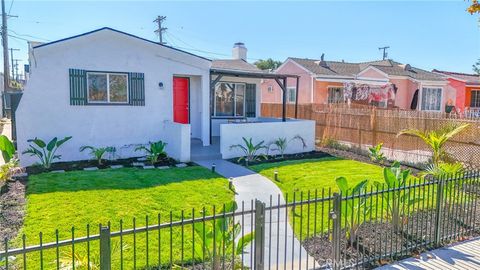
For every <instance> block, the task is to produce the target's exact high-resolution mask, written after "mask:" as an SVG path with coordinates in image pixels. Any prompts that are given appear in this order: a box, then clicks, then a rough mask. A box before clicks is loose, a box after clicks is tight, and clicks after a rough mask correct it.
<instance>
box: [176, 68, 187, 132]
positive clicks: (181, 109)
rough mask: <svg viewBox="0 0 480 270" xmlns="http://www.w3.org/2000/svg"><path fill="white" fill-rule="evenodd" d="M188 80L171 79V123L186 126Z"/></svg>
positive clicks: (181, 78) (180, 78)
mask: <svg viewBox="0 0 480 270" xmlns="http://www.w3.org/2000/svg"><path fill="white" fill-rule="evenodd" d="M189 88H190V80H189V79H188V78H183V77H173V121H174V122H176V123H181V124H188V123H189V122H190V117H189V112H188V111H189Z"/></svg>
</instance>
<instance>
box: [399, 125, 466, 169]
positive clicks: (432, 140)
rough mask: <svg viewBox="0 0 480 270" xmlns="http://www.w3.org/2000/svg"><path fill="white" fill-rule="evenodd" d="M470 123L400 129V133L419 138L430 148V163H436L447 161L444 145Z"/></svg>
mask: <svg viewBox="0 0 480 270" xmlns="http://www.w3.org/2000/svg"><path fill="white" fill-rule="evenodd" d="M469 126H470V124H448V125H445V126H443V127H442V128H440V129H438V130H431V131H423V130H418V129H407V130H402V131H400V133H398V135H397V136H400V135H412V136H416V137H418V138H420V139H421V140H422V141H423V142H424V143H425V144H426V145H428V146H429V147H430V149H431V150H432V152H433V154H432V163H433V164H434V165H438V164H439V163H440V162H442V161H448V160H449V157H448V154H447V153H446V152H445V149H444V146H445V143H447V142H448V140H450V139H451V138H452V137H454V136H455V135H457V134H459V133H460V132H462V131H464V130H465V129H466V128H467V127H469Z"/></svg>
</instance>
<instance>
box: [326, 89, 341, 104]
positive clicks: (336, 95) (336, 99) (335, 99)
mask: <svg viewBox="0 0 480 270" xmlns="http://www.w3.org/2000/svg"><path fill="white" fill-rule="evenodd" d="M340 102H343V88H342V87H329V88H328V103H340Z"/></svg>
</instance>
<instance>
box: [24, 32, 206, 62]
mask: <svg viewBox="0 0 480 270" xmlns="http://www.w3.org/2000/svg"><path fill="white" fill-rule="evenodd" d="M101 31H111V32H115V33H118V34H122V35H125V36H128V37H131V38H135V39H138V40H141V41H145V42H148V43H152V44H155V45H158V46H162V47H165V48H168V49H172V50H175V51H178V52H181V53H185V54H188V55H191V56H195V57H198V58H201V59H204V60H207V61H211V60H210V59H208V58H205V57H203V56H199V55H196V54H193V53H190V52H187V51H184V50H180V49H177V48H174V47H171V46H168V45H164V44H160V43H158V42H155V41H152V40H148V39H145V38H142V37H139V36H135V35H133V34H129V33H127V32H123V31H120V30H117V29H113V28H110V27H102V28H99V29H95V30H92V31H89V32H86V33H83V34H79V35H75V36H71V37H67V38H62V39H59V40H55V41H51V42H47V43H42V44H39V45H32V47H33V49H37V48H41V47H45V46H50V45H53V44H56V43H60V42H64V41H67V40H71V39H76V38H79V37H83V36H88V35H91V34H93V33H97V32H101Z"/></svg>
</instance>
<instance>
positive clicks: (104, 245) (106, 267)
mask: <svg viewBox="0 0 480 270" xmlns="http://www.w3.org/2000/svg"><path fill="white" fill-rule="evenodd" d="M110 247H111V246H110V227H109V226H107V227H102V225H100V270H110V269H111V265H112V259H111V256H112V255H111V250H110Z"/></svg>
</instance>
